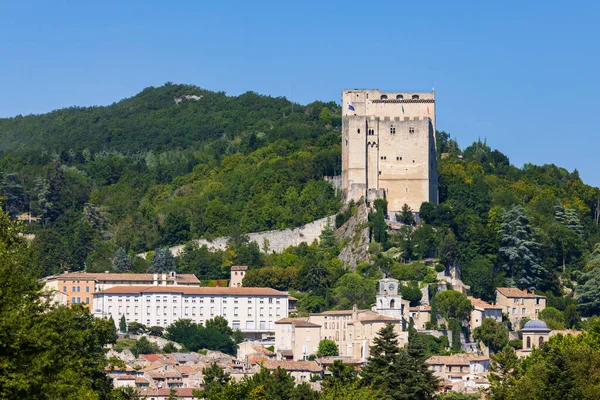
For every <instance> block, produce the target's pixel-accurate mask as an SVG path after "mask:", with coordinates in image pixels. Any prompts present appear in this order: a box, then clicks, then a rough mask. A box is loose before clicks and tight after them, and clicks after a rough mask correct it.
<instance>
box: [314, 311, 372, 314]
mask: <svg viewBox="0 0 600 400" xmlns="http://www.w3.org/2000/svg"><path fill="white" fill-rule="evenodd" d="M367 311H371V310H358V313H359V314H360V313H364V312H367ZM311 315H352V310H331V311H323V312H322V313H316V314H311Z"/></svg>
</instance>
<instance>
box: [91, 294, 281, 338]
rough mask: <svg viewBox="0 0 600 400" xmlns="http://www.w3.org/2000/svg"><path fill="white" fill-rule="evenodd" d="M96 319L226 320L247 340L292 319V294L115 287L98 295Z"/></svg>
mask: <svg viewBox="0 0 600 400" xmlns="http://www.w3.org/2000/svg"><path fill="white" fill-rule="evenodd" d="M93 296H94V307H93V314H94V316H96V317H100V318H110V317H111V316H112V318H113V320H114V321H115V324H117V325H118V323H119V320H120V319H121V317H122V316H123V315H124V316H125V319H126V320H127V322H133V321H135V322H139V323H141V324H144V325H146V326H163V327H164V326H167V325H169V324H171V323H173V322H175V321H177V320H179V319H189V320H191V321H193V322H195V323H204V322H206V320H208V319H211V318H214V317H216V316H221V317H224V318H225V319H227V321H228V323H229V326H230V327H231V328H233V329H239V330H241V331H242V332H243V333H245V334H247V336H256V337H260V335H261V334H263V333H268V332H274V331H275V321H277V320H279V319H281V318H287V317H288V294H287V293H284V292H279V291H277V290H275V289H270V288H237V287H235V288H229V287H225V288H219V287H213V288H211V287H184V286H179V287H168V286H116V287H113V288H110V289H106V290H104V291H101V292H96V293H94V295H93Z"/></svg>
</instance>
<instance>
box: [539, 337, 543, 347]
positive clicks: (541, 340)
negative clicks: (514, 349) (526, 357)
mask: <svg viewBox="0 0 600 400" xmlns="http://www.w3.org/2000/svg"><path fill="white" fill-rule="evenodd" d="M539 343H540V347H542V345H543V344H544V337H543V336H540V339H539Z"/></svg>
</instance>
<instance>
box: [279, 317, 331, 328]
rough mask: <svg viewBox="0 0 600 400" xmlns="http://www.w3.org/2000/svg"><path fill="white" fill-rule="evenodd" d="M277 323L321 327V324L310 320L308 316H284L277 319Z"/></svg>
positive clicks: (300, 326) (301, 326) (302, 326)
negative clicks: (307, 318)
mask: <svg viewBox="0 0 600 400" xmlns="http://www.w3.org/2000/svg"><path fill="white" fill-rule="evenodd" d="M275 324H292V325H294V326H297V327H298V328H320V327H321V325H318V324H314V323H312V322H308V321H307V320H306V318H282V319H280V320H277V321H275Z"/></svg>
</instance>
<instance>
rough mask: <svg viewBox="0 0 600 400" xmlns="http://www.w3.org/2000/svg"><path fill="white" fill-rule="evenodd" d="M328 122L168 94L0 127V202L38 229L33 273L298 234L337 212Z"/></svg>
mask: <svg viewBox="0 0 600 400" xmlns="http://www.w3.org/2000/svg"><path fill="white" fill-rule="evenodd" d="M183 96H197V99H195V98H183ZM181 98H183V100H182V101H181V102H176V100H177V99H181ZM177 101H178V100H177ZM338 114H339V107H338V106H337V105H336V104H335V103H321V102H315V103H312V104H309V105H308V106H299V105H295V106H294V112H293V113H292V103H291V102H289V101H287V100H286V99H283V98H272V97H268V96H260V95H257V94H255V93H251V92H249V93H246V94H243V95H240V96H237V97H228V96H226V95H225V94H224V93H214V92H209V91H205V90H202V89H200V88H197V87H194V86H187V85H173V84H166V85H165V86H162V87H158V88H154V87H150V88H147V89H145V90H144V91H143V92H141V93H140V94H138V95H137V96H134V97H132V98H129V99H125V100H123V101H120V102H118V103H115V104H112V105H110V106H106V107H89V108H78V107H73V108H69V109H63V110H57V111H54V112H51V113H48V114H43V115H31V116H25V117H23V116H17V117H14V118H7V119H0V193H1V195H2V196H3V197H4V198H5V203H4V208H5V210H7V211H8V212H10V213H11V215H12V216H16V215H18V214H20V213H23V212H31V213H32V215H33V217H34V220H33V223H32V224H31V225H29V226H28V229H29V230H30V231H31V232H32V233H35V234H36V238H35V240H34V243H33V247H34V250H35V254H36V262H35V263H34V265H35V266H36V268H38V273H39V274H40V275H47V274H51V273H56V272H59V270H65V269H69V270H81V269H83V268H87V269H90V270H97V271H103V270H107V269H111V267H112V265H113V263H112V262H111V259H112V258H113V257H114V256H115V252H116V251H117V249H119V248H123V249H124V251H125V253H131V252H133V253H137V252H141V251H148V250H152V249H156V248H159V247H162V246H166V245H174V244H180V243H184V242H186V241H188V240H190V239H192V238H196V237H202V236H204V237H209V238H210V237H216V236H223V235H230V234H236V233H246V232H254V231H260V230H269V229H279V228H284V227H294V226H299V225H302V224H304V223H307V222H311V221H313V220H314V219H317V218H320V217H323V216H325V215H331V214H334V213H335V212H337V210H338V208H339V197H338V196H337V195H336V193H335V191H334V189H333V187H332V186H331V185H330V184H329V183H327V182H326V181H324V180H322V178H323V176H331V175H336V174H339V173H340V167H341V153H340V140H339V125H340V118H339V117H337V115H338ZM38 217H39V218H40V221H39V222H36V219H37V218H38ZM123 260H124V258H123V251H121V252H120V254H119V261H117V262H116V264H115V265H114V267H115V268H117V269H121V268H128V267H129V266H128V263H127V262H126V261H125V262H123ZM137 267H138V268H141V269H144V268H145V266H144V265H141V266H140V265H138V266H137ZM133 268H134V269H136V265H134V266H133Z"/></svg>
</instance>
